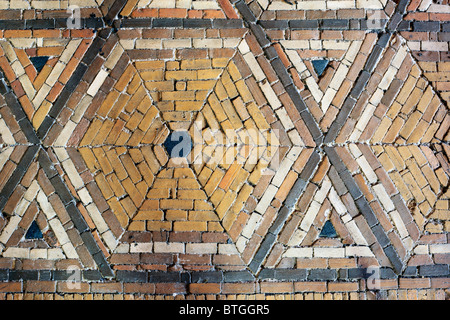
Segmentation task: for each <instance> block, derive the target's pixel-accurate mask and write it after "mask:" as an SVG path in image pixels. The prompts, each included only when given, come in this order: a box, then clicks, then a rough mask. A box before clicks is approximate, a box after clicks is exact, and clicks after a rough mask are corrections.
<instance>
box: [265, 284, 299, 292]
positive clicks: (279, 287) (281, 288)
mask: <svg viewBox="0 0 450 320" xmlns="http://www.w3.org/2000/svg"><path fill="white" fill-rule="evenodd" d="M293 291H294V284H293V283H292V282H262V283H261V292H262V293H284V292H290V293H292V292H293Z"/></svg>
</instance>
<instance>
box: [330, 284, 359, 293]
mask: <svg viewBox="0 0 450 320" xmlns="http://www.w3.org/2000/svg"><path fill="white" fill-rule="evenodd" d="M358 287H359V284H358V282H329V283H328V291H330V292H345V291H358Z"/></svg>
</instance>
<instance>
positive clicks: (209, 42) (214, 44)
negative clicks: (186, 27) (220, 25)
mask: <svg viewBox="0 0 450 320" xmlns="http://www.w3.org/2000/svg"><path fill="white" fill-rule="evenodd" d="M192 44H193V46H194V48H208V49H213V48H222V39H193V40H192Z"/></svg>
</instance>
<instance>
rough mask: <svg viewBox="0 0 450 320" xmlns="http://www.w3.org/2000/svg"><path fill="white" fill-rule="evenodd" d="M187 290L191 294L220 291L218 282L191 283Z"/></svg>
mask: <svg viewBox="0 0 450 320" xmlns="http://www.w3.org/2000/svg"><path fill="white" fill-rule="evenodd" d="M189 292H190V293H193V294H202V293H216V294H217V293H220V283H191V284H190V285H189Z"/></svg>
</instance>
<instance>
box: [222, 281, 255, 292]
mask: <svg viewBox="0 0 450 320" xmlns="http://www.w3.org/2000/svg"><path fill="white" fill-rule="evenodd" d="M255 291H256V284H254V283H224V284H223V288H222V293H223V294H249V293H254V292H255Z"/></svg>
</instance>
